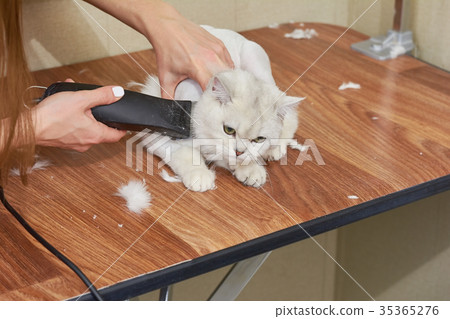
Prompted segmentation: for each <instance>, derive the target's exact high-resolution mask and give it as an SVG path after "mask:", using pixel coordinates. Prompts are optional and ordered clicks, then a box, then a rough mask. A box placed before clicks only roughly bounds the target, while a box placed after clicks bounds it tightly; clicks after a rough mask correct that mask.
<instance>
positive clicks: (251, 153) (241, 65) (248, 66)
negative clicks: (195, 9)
mask: <svg viewBox="0 0 450 319" xmlns="http://www.w3.org/2000/svg"><path fill="white" fill-rule="evenodd" d="M204 28H205V29H206V30H207V31H209V32H210V33H211V34H213V35H214V36H216V37H217V38H219V39H220V40H222V42H223V43H224V44H225V46H226V47H227V49H228V51H229V52H230V55H231V58H232V59H233V62H234V64H235V69H234V70H229V71H224V72H221V73H218V74H216V75H215V76H214V77H213V79H212V80H211V81H210V83H209V85H208V87H207V89H206V90H205V91H204V92H202V90H201V88H200V86H199V85H198V83H196V82H195V81H193V80H191V79H188V80H185V81H183V82H181V83H180V84H179V85H178V87H177V89H176V91H175V96H174V98H175V99H177V100H178V99H179V100H191V101H197V102H196V103H195V104H194V106H193V110H192V113H191V115H192V119H191V125H192V128H191V131H192V138H190V139H184V140H171V141H169V142H167V143H166V144H164V145H163V146H161V147H159V148H156V150H154V151H153V154H155V155H157V156H159V157H161V158H162V159H163V160H164V161H165V162H166V163H167V164H168V165H169V166H170V167H171V168H172V170H173V171H174V173H175V174H177V175H178V176H179V177H180V178H181V179H182V181H183V183H184V185H185V186H186V187H187V188H189V189H191V190H194V191H200V192H202V191H206V190H210V189H214V188H215V183H214V181H215V173H214V170H212V169H210V168H209V167H208V165H209V164H210V163H213V164H214V165H216V166H221V167H224V168H226V169H228V170H230V171H231V172H233V174H234V176H235V177H236V178H237V179H238V180H239V181H241V182H242V183H244V184H245V185H250V186H254V187H260V186H262V185H263V184H264V183H265V182H266V170H265V167H264V165H263V164H264V161H265V160H279V159H280V158H281V157H282V156H284V155H285V154H286V148H287V145H288V143H289V142H290V141H291V140H290V139H292V138H293V136H294V133H295V131H296V130H297V126H298V115H297V110H296V107H297V105H298V103H299V102H300V101H301V100H302V98H297V97H290V96H286V95H285V94H284V93H283V92H282V91H280V90H279V89H278V87H277V86H276V84H275V81H274V79H273V77H272V72H271V68H270V61H269V58H268V56H267V54H266V53H265V51H264V50H263V49H262V48H261V47H260V46H259V45H258V44H256V43H255V42H252V41H249V40H247V39H245V38H244V37H243V36H241V35H239V34H238V33H236V32H233V31H230V30H223V29H214V28H212V27H208V26H204ZM141 91H142V92H143V93H146V94H150V95H155V96H160V88H159V84H158V79H157V78H156V77H154V76H153V77H149V78H148V79H147V81H146V83H145V84H144V88H142V90H141ZM168 152H169V153H170V159H168V158H167V154H168Z"/></svg>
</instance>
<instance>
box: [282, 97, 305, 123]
mask: <svg viewBox="0 0 450 319" xmlns="http://www.w3.org/2000/svg"><path fill="white" fill-rule="evenodd" d="M304 99H306V97H295V96H288V95H285V96H283V97H282V98H281V99H280V101H278V103H277V104H278V116H279V117H281V118H282V119H284V117H285V116H286V114H287V113H288V112H289V111H290V110H291V109H294V108H296V107H297V105H298V104H299V103H300V102H301V101H303V100H304Z"/></svg>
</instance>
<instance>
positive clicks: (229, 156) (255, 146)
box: [192, 70, 301, 165]
mask: <svg viewBox="0 0 450 319" xmlns="http://www.w3.org/2000/svg"><path fill="white" fill-rule="evenodd" d="M300 100H301V99H299V98H294V97H289V96H286V95H285V94H284V93H283V92H281V91H280V90H279V89H278V88H277V87H276V86H274V85H270V84H268V83H265V82H263V81H261V80H258V79H256V78H255V77H254V76H253V75H252V74H250V73H249V72H246V71H243V70H232V71H226V72H222V73H219V74H218V75H216V76H215V77H214V78H213V79H212V80H211V82H210V84H209V86H208V88H207V89H206V90H205V92H204V93H203V95H202V97H201V98H200V100H199V101H198V102H197V104H196V105H195V107H194V110H193V112H192V117H193V119H192V126H193V127H192V129H193V137H194V140H195V143H198V145H201V151H202V154H203V155H204V156H205V157H206V159H207V160H208V161H218V160H225V161H226V162H227V163H229V164H230V165H236V164H242V163H245V162H246V161H247V162H248V161H250V160H251V161H258V157H261V156H262V157H264V154H265V153H266V152H267V150H268V149H269V147H270V145H271V141H273V140H275V139H278V138H279V137H280V134H281V130H282V126H283V116H284V114H285V113H286V110H287V109H288V108H294V107H296V105H297V104H298V103H299V101H300Z"/></svg>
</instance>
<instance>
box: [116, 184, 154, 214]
mask: <svg viewBox="0 0 450 319" xmlns="http://www.w3.org/2000/svg"><path fill="white" fill-rule="evenodd" d="M114 195H116V196H120V197H122V198H124V199H125V201H126V205H127V208H128V209H129V210H130V211H132V212H134V213H137V214H139V213H141V211H142V210H143V209H146V208H148V207H150V202H151V199H152V198H151V195H150V193H149V192H148V191H147V186H146V185H145V183H144V182H143V181H138V180H131V181H129V182H128V184H126V185H121V186H120V187H119V188H118V189H117V193H116V194H114Z"/></svg>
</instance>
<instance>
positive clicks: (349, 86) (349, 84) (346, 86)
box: [339, 82, 361, 91]
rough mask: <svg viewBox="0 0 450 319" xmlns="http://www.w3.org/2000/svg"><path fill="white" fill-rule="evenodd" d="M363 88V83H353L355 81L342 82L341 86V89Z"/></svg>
mask: <svg viewBox="0 0 450 319" xmlns="http://www.w3.org/2000/svg"><path fill="white" fill-rule="evenodd" d="M360 88H361V85H360V84H358V83H353V82H344V83H342V84H341V86H340V87H339V90H340V91H342V90H347V89H356V90H359V89H360Z"/></svg>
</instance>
